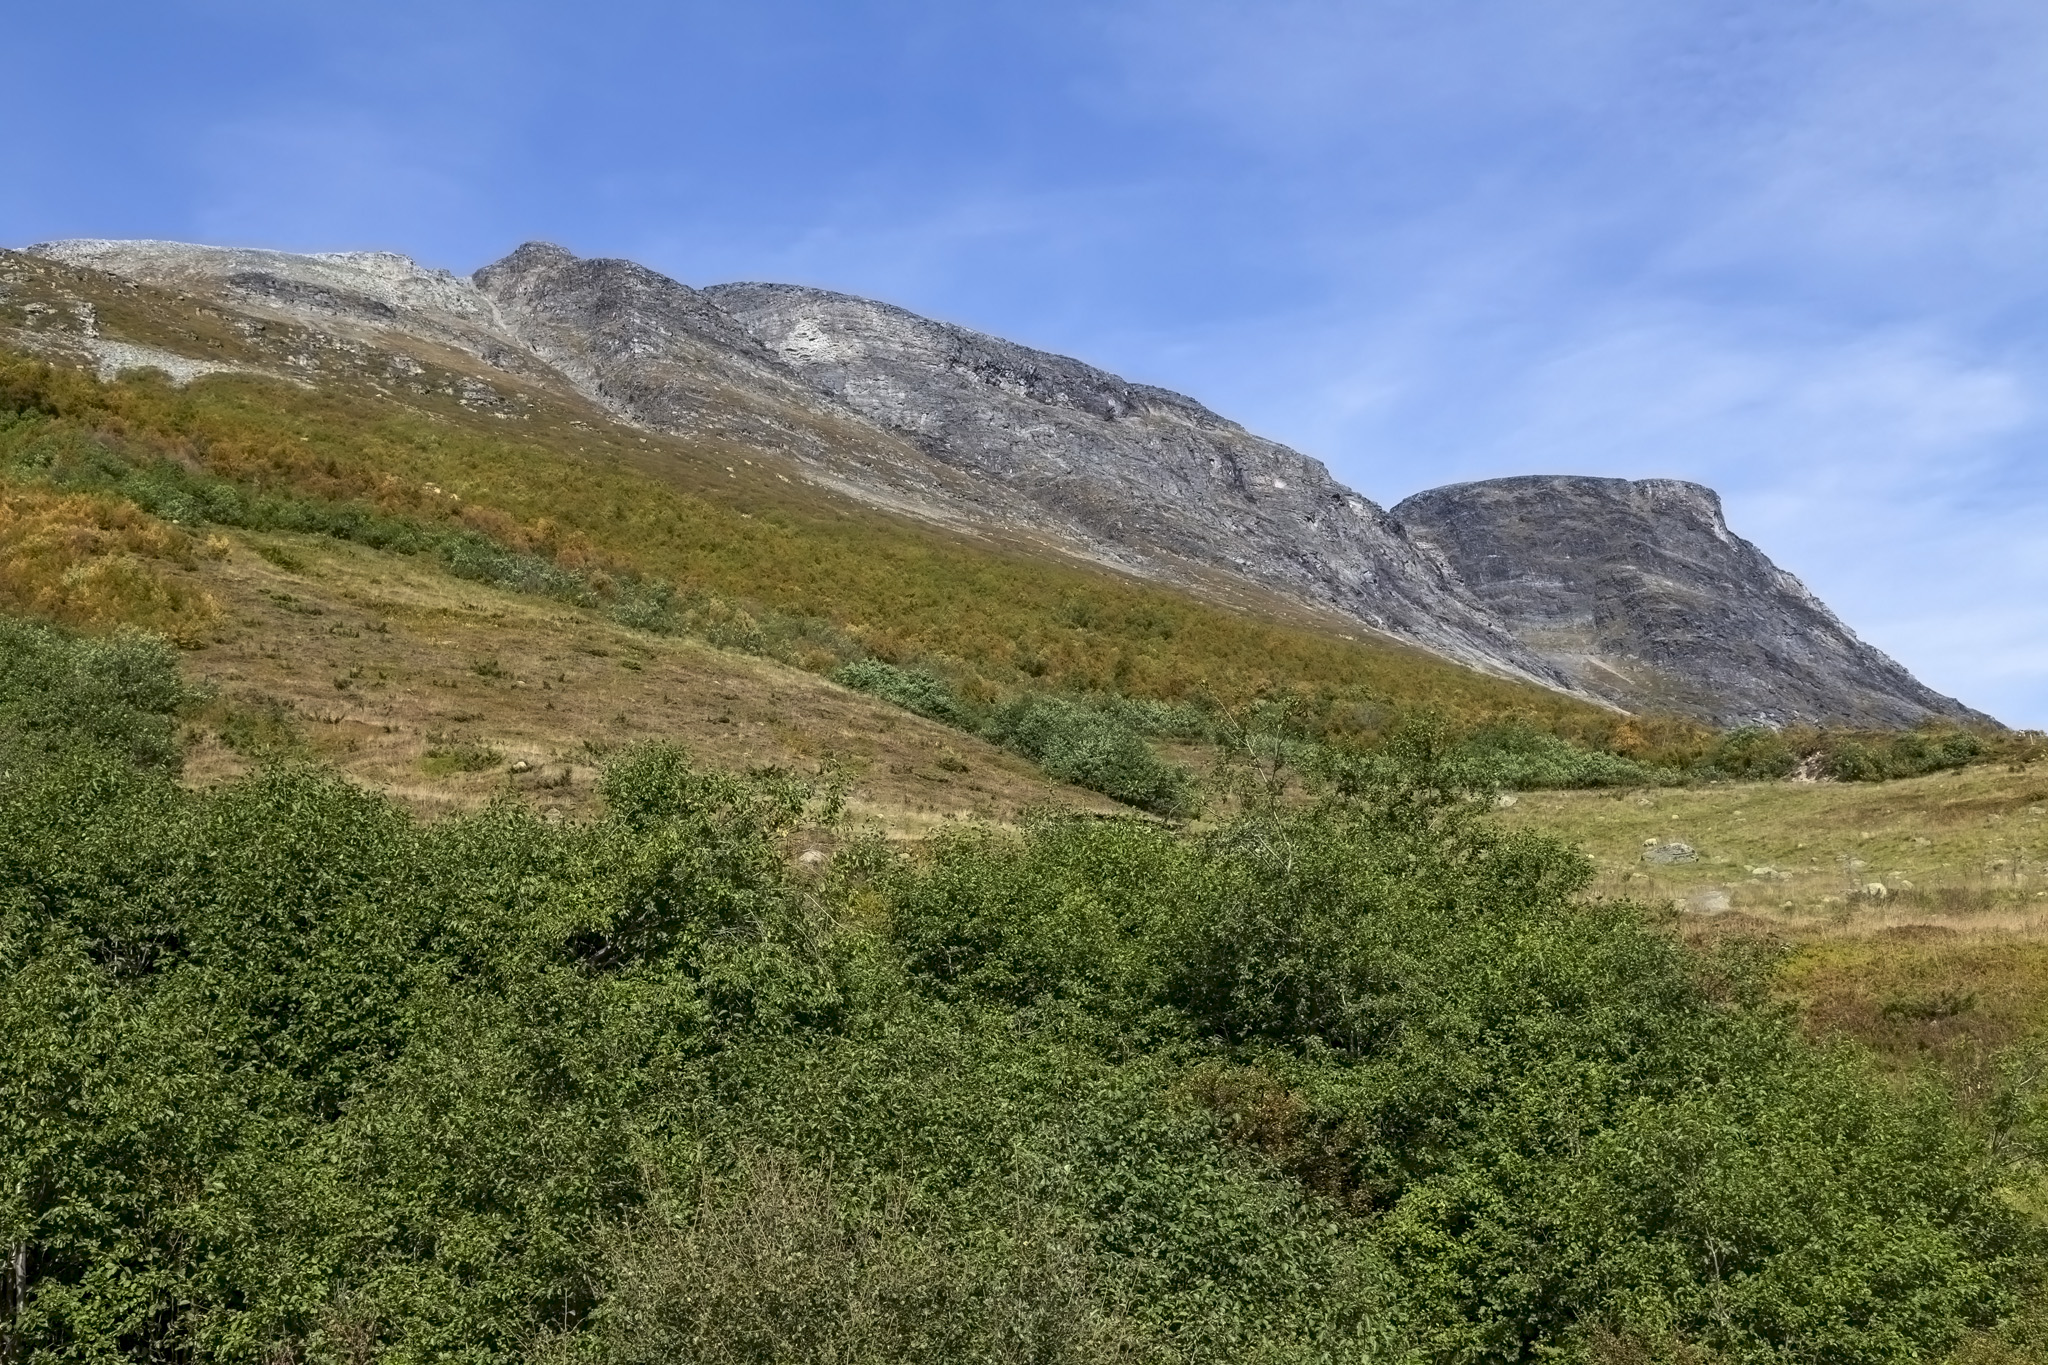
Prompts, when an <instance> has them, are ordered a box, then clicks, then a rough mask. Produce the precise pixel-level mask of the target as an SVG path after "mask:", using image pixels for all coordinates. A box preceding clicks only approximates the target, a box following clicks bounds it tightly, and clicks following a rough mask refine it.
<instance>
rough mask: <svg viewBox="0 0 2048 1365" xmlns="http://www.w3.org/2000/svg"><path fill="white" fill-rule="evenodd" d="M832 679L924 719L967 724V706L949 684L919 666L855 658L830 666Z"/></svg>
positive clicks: (951, 723) (959, 724)
mask: <svg viewBox="0 0 2048 1365" xmlns="http://www.w3.org/2000/svg"><path fill="white" fill-rule="evenodd" d="M832 681H833V682H836V683H838V684H839V685H840V686H841V687H851V688H853V689H854V690H855V691H858V692H866V693H867V694H868V695H870V696H874V697H880V698H881V699H882V700H883V701H886V702H889V703H891V704H893V705H896V706H900V707H902V708H903V709H904V710H906V711H914V712H916V713H917V714H918V715H920V716H923V717H925V718H926V719H928V720H936V721H941V722H943V723H945V724H947V725H957V726H961V727H963V728H965V727H968V726H969V725H970V724H971V718H970V716H969V714H968V711H967V708H966V707H964V706H962V705H961V703H960V699H959V698H958V697H957V696H955V695H954V692H953V686H952V684H951V683H949V682H947V681H946V680H945V679H944V678H941V677H940V676H939V675H938V674H936V673H928V672H926V671H925V670H923V669H921V668H899V667H898V666H896V665H895V664H889V663H883V662H882V661H881V660H880V659H856V660H854V661H853V662H852V663H849V664H841V665H840V666H839V667H838V668H836V669H834V670H833V672H832Z"/></svg>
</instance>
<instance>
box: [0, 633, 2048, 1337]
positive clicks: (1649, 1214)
mask: <svg viewBox="0 0 2048 1365" xmlns="http://www.w3.org/2000/svg"><path fill="white" fill-rule="evenodd" d="M5 629H6V638H5V640H4V641H0V645H4V648H0V735H4V736H5V737H6V739H5V752H4V753H0V828H4V829H5V830H6V831H7V838H6V839H5V840H4V841H0V972H4V985H0V1031H4V1036H5V1037H6V1038H7V1039H8V1040H9V1046H8V1048H7V1049H6V1050H5V1053H4V1056H0V1096H4V1100H0V1129H4V1136H0V1163H4V1168H0V1245H4V1246H5V1247H6V1248H7V1249H8V1255H7V1257H6V1269H5V1272H4V1274H5V1279H4V1282H0V1289H4V1294H0V1305H4V1308H0V1313H4V1316H0V1322H4V1338H0V1340H4V1345H0V1351H4V1353H5V1356H6V1358H8V1359H12V1360H22V1361H26V1360H38V1361H60V1360H79V1361H83V1360H107V1359H115V1358H134V1359H161V1360H208V1361H215V1360H218V1361H233V1360H251V1361H282V1360H308V1361H312V1360H321V1361H326V1360H335V1361H358V1360H370V1359H394V1360H415V1359H418V1360H424V1359H429V1358H434V1359H461V1360H476V1361H495V1360H511V1359H545V1360H562V1361H570V1360H591V1361H654V1360H664V1361H666V1360H702V1361H735V1362H737V1361H749V1362H753V1361H763V1362H765V1361H848V1362H852V1361H876V1362H880V1361H926V1360H928V1361H933V1362H938V1361H959V1360H989V1361H1055V1360H1057V1361H1089V1360H1102V1361H1162V1362H1164V1361H1189V1362H1193V1361H1219V1362H1220V1361H1243V1360H1269V1361H1324V1360H1384V1361H1401V1360H1410V1361H1472V1362H1479V1361H1497V1360H1537V1359H1564V1360H1571V1359H1583V1360H1607V1361H1624V1360H1673V1361H1677V1360H1695V1361H1712V1360H1726V1361H1755V1362H1765V1361H1771V1362H1777V1361H1786V1360H1812V1361H1829V1362H1843V1363H1844V1365H1847V1363H1848V1362H1859V1363H1860V1362H1884V1361H1897V1362H1906V1361H1921V1360H1929V1359H1938V1358H1941V1357H1942V1356H1943V1355H1944V1354H1946V1353H1950V1352H1957V1351H1960V1352H1962V1353H1964V1356H1963V1358H1969V1359H1979V1360H1998V1359H2026V1358H2030V1357H2027V1356H2026V1355H2024V1354H2022V1353H2023V1352H2025V1351H2027V1350H2029V1349H2032V1348H2031V1347H2030V1346H2029V1345H2028V1343H2027V1333H2028V1332H2029V1331H2030V1330H2033V1329H2032V1328H2031V1327H2030V1325H2029V1324H2030V1323H2031V1322H2032V1319H2031V1318H2030V1316H2029V1313H2028V1305H2029V1304H2030V1303H2031V1302H2034V1301H2035V1300H2034V1298H2033V1295H2034V1290H2035V1286H2036V1285H2037V1283H2038V1281H2039V1279H2040V1277H2041V1275H2042V1273H2043V1270H2044V1269H2048V1263H2044V1260H2043V1253H2044V1250H2048V1248H2044V1246H2043V1243H2042V1239H2041V1229H2040V1225H2039V1222H2038V1219H2037V1217H2036V1215H2035V1214H2034V1213H2033V1212H2032V1208H2033V1207H2034V1206H2033V1205H2032V1204H2031V1203H2030V1198H2031V1196H2032V1193H2033V1192H2034V1191H2035V1190H2037V1189H2038V1183H2039V1172H2038V1167H2037V1162H2038V1160H2039V1158H2040V1156H2041V1143H2042V1140H2043V1138H2044V1136H2048V1134H2044V1133H2043V1131H2042V1130H2041V1128H2040V1123H2041V1114H2042V1112H2043V1105H2042V1102H2041V1097H2040V1093H2039V1090H2038V1088H2037V1083H2036V1081H2035V1080H2034V1079H2033V1078H2032V1077H2033V1072H2032V1071H2029V1070H2027V1069H2026V1068H2025V1067H2023V1066H2021V1067H2015V1068H2012V1069H2010V1070H2009V1074H2007V1076H2006V1079H2005V1081H2004V1082H2003V1084H2004V1088H2003V1089H2002V1090H2001V1091H2000V1092H1999V1093H1998V1095H1997V1096H1996V1098H1995V1102H1993V1103H1987V1104H1984V1105H1980V1106H1976V1107H1974V1108H1972V1107H1969V1106H1963V1107H1959V1106H1958V1105H1957V1104H1956V1103H1955V1102H1954V1101H1953V1100H1952V1099H1950V1098H1949V1097H1947V1096H1946V1095H1945V1094H1944V1093H1943V1092H1941V1091H1940V1090H1939V1089H1937V1088H1935V1087H1933V1086H1931V1085H1927V1084H1922V1083H1917V1082H1914V1081H1911V1080H1910V1079H1903V1080H1902V1079H1901V1078H1900V1077H1899V1076H1898V1075H1887V1074H1885V1073H1883V1072H1882V1071H1881V1070H1880V1069H1879V1068H1877V1067H1876V1066H1874V1065H1873V1064H1872V1062H1871V1061H1870V1060H1869V1054H1867V1053H1865V1052H1862V1051H1860V1050H1857V1049H1852V1048H1848V1047H1841V1046H1818V1045H1815V1044H1813V1043H1811V1042H1808V1041H1806V1040H1805V1039H1804V1038H1803V1037H1802V1036H1801V1034H1800V1032H1799V1031H1798V1030H1797V1028H1796V1027H1795V1026H1794V1023H1793V1021H1792V1020H1791V1019H1790V1018H1789V1017H1788V1016H1787V1014H1786V1013H1785V1012H1784V1011H1783V1010H1782V1009H1780V1008H1777V1007H1775V1006H1773V1005H1772V1004H1771V1002H1770V1000H1769V997H1768V992H1767V990H1766V988H1765V978H1764V976H1763V974H1762V973H1763V971H1764V966H1765V964H1763V963H1761V962H1760V961H1758V960H1757V958H1756V955H1755V954H1754V953H1753V952H1748V951H1744V950H1741V949H1740V948H1739V947H1738V948H1736V949H1729V950H1723V951H1709V950H1704V949H1699V948H1692V947H1688V946H1686V944H1685V943H1684V942H1683V941H1682V940H1681V939H1680V938H1678V937H1676V936H1673V935H1672V934H1670V933H1668V932H1666V931H1665V929H1664V927H1663V926H1662V925H1661V924H1659V923H1657V922H1656V916H1655V914H1654V912H1651V911H1647V910H1646V909H1644V908H1643V907H1641V906H1638V905H1636V904H1633V903H1630V902H1628V901H1626V900H1621V899H1606V900H1593V899H1589V898H1587V897H1586V896H1585V895H1584V894H1583V893H1584V890H1585V888H1586V885H1587V883H1588V880H1589V878H1590V877H1591V876H1592V875H1593V869H1592V866H1591V864H1590V863H1589V862H1588V861H1587V859H1586V858H1585V857H1583V856H1582V855H1580V854H1579V853H1577V852H1575V851H1574V850H1572V849H1571V848H1570V847H1568V846H1567V845H1565V844H1563V843H1561V842H1559V841H1558V840H1556V839H1554V838H1551V837H1549V836H1546V835H1543V834H1540V833H1536V832H1530V831H1515V830H1510V829H1508V828H1505V827H1503V826H1502V825H1500V824H1499V823H1497V822H1496V821H1495V819H1494V818H1493V817H1492V816H1491V814H1490V804H1489V803H1487V802H1483V801H1479V800H1474V799H1472V797H1471V796H1470V794H1469V793H1468V792H1467V791H1466V789H1465V788H1464V786H1463V785H1462V779H1460V780H1457V781H1449V782H1447V781H1445V780H1444V779H1443V777H1442V775H1441V774H1440V772H1439V771H1438V766H1439V764H1440V761H1441V759H1442V754H1441V753H1440V752H1439V751H1437V750H1433V749H1431V748H1430V747H1429V744H1428V743H1427V742H1426V741H1427V736H1421V737H1414V736H1411V737H1409V738H1406V739H1403V740H1401V741H1400V742H1399V744H1398V745H1397V746H1396V747H1395V748H1394V749H1393V750H1390V751H1389V752H1388V753H1387V754H1385V755H1384V757H1385V758H1386V759H1388V760H1389V762H1385V763H1377V764H1370V765H1359V766H1354V767H1351V768H1348V769H1344V770H1342V771H1337V772H1334V773H1333V774H1332V775H1331V776H1329V778H1328V779H1327V780H1326V781H1324V782H1323V784H1322V785H1321V788H1320V790H1319V791H1318V792H1317V793H1316V795H1315V797H1314V799H1313V801H1310V802H1303V801H1301V800H1298V799H1297V800H1294V801H1291V802H1261V801H1259V800H1256V799H1249V798H1248V799H1247V800H1246V801H1245V802H1244V803H1243V804H1242V809H1240V810H1239V811H1238V812H1237V813H1235V814H1233V815H1232V816H1231V817H1230V818H1229V819H1227V820H1224V821H1221V822H1217V823H1214V824H1212V825H1210V826H1208V827H1205V828H1203V829H1200V830H1184V829H1174V828H1170V827H1167V826H1164V825H1161V824H1159V823H1156V822H1150V821H1145V820H1141V819H1136V818H1109V819H1101V818H1079V817H1073V816H1049V817H1046V818H1044V819H1042V820H1039V821H1037V822H1035V823H1031V824H1029V825H1027V826H1025V827H1022V828H1016V829H1008V830H1001V829H994V828H987V827H962V828H959V829H956V830H953V831H951V832H949V833H947V834H944V835H942V836H940V837H937V838H934V839H931V840H928V841H926V842H925V843H924V844H922V845H921V846H919V847H917V848H915V849H912V850H910V851H902V850H898V849H893V848H891V847H890V846H888V845H887V844H885V843H884V842H882V841H880V840H875V839H868V838H862V837H859V836H858V835H857V834H854V833H851V832H848V831H846V830H844V829H842V828H840V827H839V826H838V825H837V824H836V823H835V821H836V812H835V810H834V809H833V806H834V802H833V798H832V794H831V793H830V792H825V793H822V794H821V793H819V792H818V791H816V790H814V789H812V788H810V787H807V786H806V785H804V784H802V783H800V782H798V781H796V780H794V779H792V778H791V777H789V776H787V775H786V774H778V773H773V772H759V773H754V774H751V775H733V774H721V773H714V772H708V771H703V770H700V769H697V768H695V767H693V766H692V765H691V764H690V763H689V761H688V760H687V759H686V758H685V757H684V756H683V755H682V754H681V753H680V752H678V751H677V750H675V749H673V748H671V747H666V746H661V745H650V746H642V747H635V748H628V749H623V750H621V751H619V752H618V753H617V754H615V755H613V757H612V759H611V761H610V763H609V765H608V767H607V769H606V772H605V776H604V780H603V795H604V809H603V811H602V814H601V815H599V816H598V817H597V818H595V819H592V820H589V821H563V822H557V823H549V822H547V821H544V820H542V819H540V818H538V817H537V816H536V815H535V814H533V813H532V812H531V811H530V810H529V809H528V808H526V807H525V806H523V805H520V804H518V803H516V802H513V801H509V800H507V801H502V802H499V803H496V804H492V805H490V806H488V807H486V808H484V809H482V810H479V811H476V812H474V813H471V814H467V815H462V816H458V817H455V818H450V819H446V820H441V821H434V822H425V821H421V820H419V819H418V818H416V817H415V816H414V815H412V814H410V813H409V812H407V811H406V810H405V809H404V808H402V807H400V806H398V805H396V804H394V803H393V802H392V801H391V800H389V799H388V798H385V797H383V796H380V795H378V794H375V793H372V792H368V791H365V790H363V789H361V788H360V787H357V786H355V785H353V784H350V783H348V782H346V781H344V780H341V779H339V778H338V777H336V776H335V775H333V774H332V773H330V772H327V771H324V770H322V769H320V768H318V767H313V766H306V765H303V764H296V763H292V762H289V761H287V762H282V763H278V764H275V765H272V766H270V767H268V768H265V769H263V770H262V771H259V772H257V773H255V774H253V775H251V776H249V777H247V778H245V779H243V780H240V781H237V782H232V783H227V784H224V785H220V786H216V787H214V788H211V789H208V790H193V789H191V788H188V787H186V786H183V785H181V784H180V783H179V782H178V780H177V777H178V753H179V750H178V744H177V720H176V715H177V712H178V710H179V708H180V707H181V706H187V705H190V704H191V698H190V697H189V695H188V689H187V688H186V686H185V684H183V683H182V682H181V681H180V678H179V675H178V672H177V668H176V659H175V656H174V655H173V653H172V652H171V651H170V650H169V649H167V648H165V647H164V646H163V645H161V644H158V643H154V642H152V641H151V640H148V639H144V638H139V637H132V636H115V637H112V638H107V639H94V638H90V637H79V636H74V635H70V634H66V633H62V632H59V631H58V630H56V629H54V628H50V627H43V626H32V625H22V624H10V625H7V626H6V627H5ZM1396 760H1398V761H1399V763H1400V765H1401V766H1400V767H1399V768H1398V770H1396V769H1395V768H1394V767H1393V766H1391V764H1392V762H1393V761H1396ZM807 849H816V850H819V851H825V850H828V849H829V850H830V856H829V857H828V858H825V859H823V860H818V859H806V858H803V857H797V856H793V855H795V854H797V853H798V852H799V851H802V850H807ZM2035 1070H2038V1068H2036V1069H2035Z"/></svg>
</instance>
